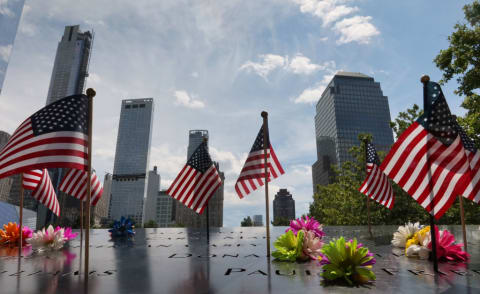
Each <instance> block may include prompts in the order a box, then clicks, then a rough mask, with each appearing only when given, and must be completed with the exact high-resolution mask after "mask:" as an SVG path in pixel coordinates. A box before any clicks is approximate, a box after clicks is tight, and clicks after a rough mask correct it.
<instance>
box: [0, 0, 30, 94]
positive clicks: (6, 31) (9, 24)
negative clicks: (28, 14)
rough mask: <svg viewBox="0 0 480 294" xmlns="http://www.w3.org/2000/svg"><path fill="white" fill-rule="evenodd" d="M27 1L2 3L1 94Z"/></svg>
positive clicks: (0, 39) (0, 24)
mask: <svg viewBox="0 0 480 294" xmlns="http://www.w3.org/2000/svg"><path fill="white" fill-rule="evenodd" d="M24 4H25V0H17V1H0V31H1V34H0V94H1V93H2V87H3V81H4V80H5V75H6V73H7V67H8V63H9V62H10V56H11V55H12V50H13V44H14V43H15V37H16V36H17V30H18V24H19V23H20V19H21V17H22V11H23V6H24Z"/></svg>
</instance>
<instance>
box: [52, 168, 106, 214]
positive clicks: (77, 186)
mask: <svg viewBox="0 0 480 294" xmlns="http://www.w3.org/2000/svg"><path fill="white" fill-rule="evenodd" d="M87 174H88V173H87V172H86V171H83V170H79V169H73V168H72V169H70V170H68V172H67V174H66V175H65V177H64V178H63V180H62V182H61V183H60V191H62V192H65V193H67V194H69V195H72V196H73V197H75V198H77V199H80V200H82V201H87V198H88V197H87V187H86V185H85V183H86V179H87V176H88V175H87ZM90 185H91V189H92V197H91V199H92V203H91V205H92V206H95V205H96V204H97V202H98V200H100V197H102V193H103V185H102V183H101V182H100V181H99V180H98V177H97V175H96V174H95V172H93V171H92V177H91V181H90Z"/></svg>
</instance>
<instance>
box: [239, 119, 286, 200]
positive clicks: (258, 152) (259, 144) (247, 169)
mask: <svg viewBox="0 0 480 294" xmlns="http://www.w3.org/2000/svg"><path fill="white" fill-rule="evenodd" d="M267 138H268V137H267ZM268 141H270V140H269V139H268ZM264 143H265V142H264V140H263V126H262V127H261V128H260V131H259V132H258V135H257V138H256V139H255V142H254V143H253V146H252V149H251V150H250V153H249V154H248V157H247V160H246V161H245V164H244V166H243V168H242V171H241V172H240V176H239V177H238V180H237V182H236V183H235V191H237V194H238V197H240V198H243V197H245V196H246V195H248V194H250V192H252V191H255V190H257V189H258V187H261V186H263V185H264V182H263V179H265V155H264ZM267 146H268V147H267V172H268V177H267V181H270V179H271V178H270V175H271V176H272V177H273V178H274V179H275V178H277V177H278V176H279V175H283V174H284V173H285V171H284V170H283V168H282V165H281V164H280V162H279V161H278V158H277V155H275V151H273V147H272V145H271V144H269V142H267Z"/></svg>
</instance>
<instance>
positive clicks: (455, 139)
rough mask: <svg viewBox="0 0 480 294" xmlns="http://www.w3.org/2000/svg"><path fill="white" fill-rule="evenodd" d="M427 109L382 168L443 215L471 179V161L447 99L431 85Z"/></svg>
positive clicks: (436, 215)
mask: <svg viewBox="0 0 480 294" xmlns="http://www.w3.org/2000/svg"><path fill="white" fill-rule="evenodd" d="M427 93H428V94H427V102H426V105H425V107H426V109H425V113H424V114H423V115H422V116H420V118H418V119H417V121H416V122H414V123H413V124H412V125H411V126H410V127H408V128H407V129H406V130H405V131H404V132H403V133H402V134H401V135H400V137H399V138H398V140H397V141H396V142H395V144H393V146H392V148H391V150H390V152H389V153H388V155H387V156H386V158H385V160H384V161H383V163H382V165H381V166H380V169H382V170H383V171H384V173H385V174H386V175H387V176H388V177H389V178H391V179H392V180H393V181H395V182H396V183H397V184H398V185H399V186H401V187H402V188H403V189H404V190H405V191H406V192H407V193H408V194H409V195H410V196H412V197H413V198H414V199H415V200H416V201H417V202H418V203H419V204H420V205H421V206H422V207H423V208H425V209H426V210H427V211H428V212H429V213H430V214H432V215H433V216H435V218H436V219H439V218H440V217H441V216H442V215H443V214H444V213H445V211H447V209H448V208H449V207H450V206H451V205H452V203H453V202H454V201H455V198H456V196H457V195H461V194H462V193H463V192H464V191H465V190H466V188H467V186H468V184H469V183H470V181H471V173H470V168H469V161H468V158H467V155H466V152H465V148H464V147H463V144H462V142H461V139H460V136H459V135H458V131H457V130H456V128H455V125H454V119H453V117H452V115H451V113H450V109H449V108H448V105H447V103H446V99H445V97H444V96H443V93H442V91H441V89H440V86H439V85H438V84H436V83H433V82H429V83H428V87H427Z"/></svg>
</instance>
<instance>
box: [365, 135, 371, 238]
mask: <svg viewBox="0 0 480 294" xmlns="http://www.w3.org/2000/svg"><path fill="white" fill-rule="evenodd" d="M368 141H369V140H368V138H364V139H363V142H364V145H365V171H367V158H368V150H367V144H368ZM366 196H367V219H368V233H369V234H370V238H373V234H372V223H371V221H370V196H368V195H366Z"/></svg>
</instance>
